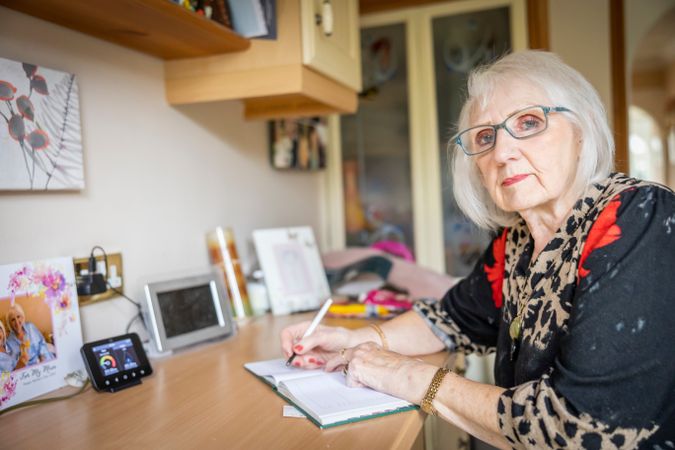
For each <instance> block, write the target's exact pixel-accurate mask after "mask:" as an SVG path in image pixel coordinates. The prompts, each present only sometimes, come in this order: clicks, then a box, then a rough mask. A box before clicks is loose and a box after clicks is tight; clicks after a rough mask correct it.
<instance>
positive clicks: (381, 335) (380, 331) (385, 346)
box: [370, 323, 389, 350]
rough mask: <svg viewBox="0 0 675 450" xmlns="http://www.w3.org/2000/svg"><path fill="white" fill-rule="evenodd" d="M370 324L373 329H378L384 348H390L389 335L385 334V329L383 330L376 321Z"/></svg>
mask: <svg viewBox="0 0 675 450" xmlns="http://www.w3.org/2000/svg"><path fill="white" fill-rule="evenodd" d="M370 326H371V327H372V328H373V330H375V331H377V334H379V335H380V340H381V341H382V348H383V349H384V350H389V343H388V342H387V337H386V336H385V335H384V331H382V328H380V326H379V325H378V324H376V323H371V324H370Z"/></svg>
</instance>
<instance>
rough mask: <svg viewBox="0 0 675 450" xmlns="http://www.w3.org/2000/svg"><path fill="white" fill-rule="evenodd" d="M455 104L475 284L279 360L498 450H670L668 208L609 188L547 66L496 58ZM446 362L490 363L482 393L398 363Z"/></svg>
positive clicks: (568, 81) (673, 312) (308, 343)
mask: <svg viewBox="0 0 675 450" xmlns="http://www.w3.org/2000/svg"><path fill="white" fill-rule="evenodd" d="M468 91H469V92H468V93H469V98H468V100H467V101H466V103H465V105H464V107H463V109H462V112H461V115H460V119H459V127H458V129H459V130H461V131H460V132H459V133H458V134H457V135H456V137H455V138H453V141H452V144H453V145H454V150H455V156H454V167H453V179H454V192H455V196H456V198H457V202H458V204H459V206H460V207H461V209H462V210H463V211H464V213H465V214H466V215H467V216H468V217H469V218H471V219H472V220H473V221H474V222H475V223H476V224H478V225H479V226H482V227H484V228H488V229H491V230H493V231H495V238H494V239H493V241H492V242H491V244H490V245H489V246H488V248H487V250H486V251H485V253H484V255H483V257H482V259H481V260H480V261H479V262H478V263H477V265H476V266H475V268H474V270H473V272H472V273H471V274H470V275H469V276H468V277H467V278H465V279H463V280H462V281H460V282H459V283H458V284H456V285H455V286H453V287H452V288H451V289H450V290H449V291H448V292H447V293H446V294H445V296H444V297H443V298H442V299H440V301H434V300H422V301H419V302H418V303H417V304H416V305H415V308H414V311H411V312H409V313H407V314H404V315H402V316H400V317H398V318H396V319H394V320H391V321H389V322H387V323H385V324H384V325H382V326H381V327H377V326H371V327H367V328H362V329H357V330H346V329H342V328H332V327H320V328H319V329H317V331H316V332H315V333H314V334H312V335H311V336H309V337H307V338H304V339H300V337H301V336H302V334H303V332H304V330H305V329H306V327H307V323H301V324H297V325H294V326H291V327H289V328H287V329H285V330H284V331H283V332H282V348H283V351H284V353H285V354H286V355H290V354H291V352H292V351H294V350H295V351H296V352H297V353H299V354H300V356H301V357H297V358H296V359H295V364H297V365H298V366H299V367H305V368H315V367H320V366H324V367H325V368H326V369H327V370H335V369H336V368H340V367H343V371H344V372H345V374H346V377H347V383H348V384H349V385H354V386H358V385H365V386H369V387H371V388H373V389H376V390H379V391H383V392H387V393H390V394H392V395H395V396H397V397H400V398H404V399H407V400H409V401H411V402H413V403H417V404H420V406H421V407H422V409H423V410H425V411H426V412H428V413H431V414H438V415H439V416H441V417H442V418H443V419H445V420H447V421H449V422H451V423H453V424H455V425H457V426H458V427H460V428H462V429H464V430H465V431H467V432H468V433H471V434H472V435H474V436H476V437H478V438H480V439H482V440H484V441H487V442H489V443H491V444H493V445H495V446H497V447H500V448H509V447H517V448H533V449H534V448H536V449H547V448H560V447H565V448H584V449H600V448H621V449H624V448H636V447H639V448H650V449H651V448H673V446H674V445H675V345H673V344H674V343H675V326H673V324H672V320H673V318H675V277H674V276H673V267H675V195H674V194H673V193H672V191H670V190H668V189H667V188H665V187H663V186H660V185H656V184H652V183H647V182H642V181H639V180H636V179H632V178H628V177H627V176H625V175H622V174H617V173H614V174H611V170H612V161H613V142H612V136H611V133H610V130H609V128H608V125H607V122H606V119H605V113H604V110H603V107H602V104H601V102H600V99H599V98H598V95H597V93H596V92H595V90H594V89H593V88H592V87H591V85H590V84H589V83H588V82H587V81H586V80H585V79H584V78H583V77H582V76H581V75H580V74H579V73H578V72H576V71H575V70H574V69H572V68H570V67H569V66H567V65H565V64H564V63H563V62H561V61H560V60H559V59H558V58H557V57H556V56H555V55H552V54H550V53H544V52H535V51H526V52H520V53H514V54H511V55H509V56H506V57H504V58H503V59H501V60H499V61H497V62H496V63H494V64H493V65H491V66H489V67H485V68H481V69H479V70H477V71H476V72H474V73H473V74H472V75H471V77H470V79H469V84H468ZM444 348H446V349H448V350H450V351H461V352H465V353H478V354H485V353H491V352H496V361H495V380H496V386H492V385H486V384H480V383H476V382H472V381H469V380H466V379H464V378H462V377H460V376H458V375H455V374H453V373H448V371H447V370H446V369H444V368H438V367H433V366H431V365H429V364H426V363H424V362H421V361H419V360H417V359H414V358H410V357H409V356H408V355H419V354H428V353H432V352H437V351H439V350H442V349H444ZM659 446H660V447H659Z"/></svg>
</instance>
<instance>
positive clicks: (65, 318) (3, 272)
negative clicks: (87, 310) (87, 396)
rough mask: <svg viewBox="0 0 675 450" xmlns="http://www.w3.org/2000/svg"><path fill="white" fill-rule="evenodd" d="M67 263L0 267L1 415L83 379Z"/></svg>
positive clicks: (77, 322) (71, 276) (70, 262)
mask: <svg viewBox="0 0 675 450" xmlns="http://www.w3.org/2000/svg"><path fill="white" fill-rule="evenodd" d="M81 347H82V329H81V327H80V315H79V307H78V302H77V289H76V284H75V272H74V269H73V260H72V258H67V257H64V258H53V259H47V260H41V261H33V262H26V263H20V264H7V265H2V266H0V372H1V374H0V410H2V409H6V408H9V407H11V406H13V405H16V404H18V403H22V402H24V401H27V400H30V399H31V398H34V397H37V396H39V395H42V394H45V393H47V392H50V391H53V390H55V389H58V388H60V387H63V386H65V385H66V384H67V383H66V377H68V376H72V374H73V373H79V374H80V375H82V376H84V373H85V369H84V362H83V361H82V357H81V356H80V348H81Z"/></svg>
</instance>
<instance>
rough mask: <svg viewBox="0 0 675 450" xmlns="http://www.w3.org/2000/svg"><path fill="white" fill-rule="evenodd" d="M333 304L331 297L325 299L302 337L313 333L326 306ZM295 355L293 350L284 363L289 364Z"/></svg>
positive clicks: (325, 310) (326, 309) (324, 312)
mask: <svg viewBox="0 0 675 450" xmlns="http://www.w3.org/2000/svg"><path fill="white" fill-rule="evenodd" d="M332 304H333V299H332V298H329V299H328V300H326V302H325V303H324V304H323V306H322V307H321V309H320V310H319V312H318V313H316V316H315V317H314V320H312V323H310V324H309V327H308V328H307V331H305V334H303V335H302V339H304V338H306V337H307V336H309V335H310V334H312V333H314V330H316V327H318V326H319V322H321V320H323V316H325V315H326V313H327V312H328V308H330V305H332ZM295 357H296V353H295V352H293V354H292V355H291V357H290V358H288V361H286V365H287V366H290V365H291V363H292V362H293V359H294V358H295Z"/></svg>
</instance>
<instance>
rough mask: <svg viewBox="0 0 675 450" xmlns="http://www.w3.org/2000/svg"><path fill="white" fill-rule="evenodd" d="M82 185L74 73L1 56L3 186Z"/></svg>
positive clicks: (63, 187)
mask: <svg viewBox="0 0 675 450" xmlns="http://www.w3.org/2000/svg"><path fill="white" fill-rule="evenodd" d="M83 188H84V173H83V163H82V137H81V130H80V103H79V91H78V87H77V80H76V79H75V75H73V74H71V73H65V72H60V71H58V70H52V69H47V68H45V67H40V66H37V65H35V64H29V63H25V62H18V61H12V60H9V59H5V58H0V190H77V189H83Z"/></svg>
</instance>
